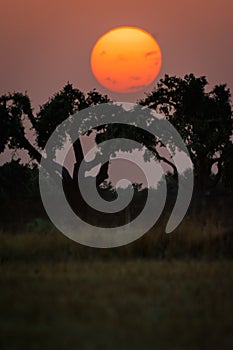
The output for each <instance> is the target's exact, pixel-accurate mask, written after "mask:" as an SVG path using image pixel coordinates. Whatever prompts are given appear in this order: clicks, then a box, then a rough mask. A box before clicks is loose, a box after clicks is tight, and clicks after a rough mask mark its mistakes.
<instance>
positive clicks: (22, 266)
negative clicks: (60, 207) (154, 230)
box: [0, 235, 233, 350]
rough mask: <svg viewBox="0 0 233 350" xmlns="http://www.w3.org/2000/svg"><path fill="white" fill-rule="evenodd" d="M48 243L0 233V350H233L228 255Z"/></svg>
mask: <svg viewBox="0 0 233 350" xmlns="http://www.w3.org/2000/svg"><path fill="white" fill-rule="evenodd" d="M26 238H27V239H26ZM33 242H34V244H33ZM54 242H55V241H53V239H52V238H49V237H48V236H40V237H37V236H33V235H31V236H30V237H29V236H27V237H22V236H21V237H20V236H18V235H17V236H9V237H7V238H3V237H1V243H2V244H1V248H0V253H1V254H0V255H1V257H2V259H1V265H0V349H1V350H12V349H17V350H20V349H29V350H34V349H43V350H47V349H48V350H53V349H61V350H63V349H81V350H86V349H101V350H104V349H106V350H107V349H108V350H109V349H113V350H115V349H123V350H124V349H125V350H131V349H132V350H137V349H138V350H139V349H140V350H141V349H161V350H163V349H165V350H166V349H177V350H178V349H179V350H181V349H191V350H192V349H198V350H200V349H229V350H230V349H232V348H233V332H232V326H233V298H232V296H233V261H232V260H227V261H225V260H219V261H213V260H212V261H204V260H203V261H198V260H177V259H175V260H172V259H171V260H170V261H166V260H162V261H161V260H160V261H158V260H157V261H156V260H154V259H139V258H136V257H135V258H134V259H133V258H130V259H123V258H119V257H118V258H111V257H109V256H107V257H106V258H105V259H103V256H101V257H99V258H98V257H94V258H92V259H90V258H89V259H83V258H81V257H79V256H78V255H77V256H74V254H73V257H72V258H69V251H71V249H70V247H71V246H72V247H73V249H74V250H75V248H74V246H73V244H74V245H75V243H70V241H69V240H68V239H66V238H64V240H60V241H59V242H60V243H59V244H58V243H57V246H55V247H54V245H53V244H52V243H54ZM54 249H55V250H56V251H57V252H56V254H57V255H56V254H55V252H53V250H54ZM59 249H60V250H59ZM33 250H34V251H33ZM4 252H5V253H4ZM71 253H72V251H71ZM4 254H5V255H4ZM7 257H8V258H7ZM58 257H59V258H58Z"/></svg>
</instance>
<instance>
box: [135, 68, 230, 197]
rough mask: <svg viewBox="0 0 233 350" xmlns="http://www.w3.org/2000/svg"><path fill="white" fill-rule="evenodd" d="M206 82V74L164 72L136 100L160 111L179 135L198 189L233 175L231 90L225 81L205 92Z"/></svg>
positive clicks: (203, 188) (204, 189)
mask: <svg viewBox="0 0 233 350" xmlns="http://www.w3.org/2000/svg"><path fill="white" fill-rule="evenodd" d="M207 84H208V83H207V80H206V78H205V77H198V78H197V77H195V76H194V75H193V74H189V75H186V76H185V77H184V78H183V79H182V78H178V77H176V76H173V77H170V76H168V75H165V77H164V79H161V80H160V82H159V83H158V84H157V86H156V87H155V89H154V90H153V91H152V92H151V93H149V94H147V96H146V98H145V99H143V100H140V101H139V103H140V104H141V105H143V106H147V107H149V108H151V109H154V110H156V111H157V112H159V113H162V114H163V115H164V116H165V117H166V118H167V119H168V120H169V121H170V122H171V123H172V124H173V125H174V127H175V128H176V129H177V130H178V132H179V133H180V135H181V136H182V138H183V140H184V142H185V143H186V146H187V148H188V150H189V153H190V157H191V159H192V162H193V165H194V171H195V188H196V191H197V192H200V193H204V192H206V191H209V190H211V189H213V188H215V186H216V185H217V184H218V183H219V181H220V180H223V178H224V179H225V183H227V182H228V181H229V180H231V182H232V175H233V173H232V169H233V166H232V160H231V159H232V141H231V136H232V134H233V120H232V108H231V101H230V91H229V89H228V88H227V87H226V85H225V84H224V85H216V86H215V87H214V88H213V89H212V90H211V91H210V92H206V91H205V88H206V86H207ZM224 169H225V170H224ZM223 173H224V177H223ZM227 179H228V180H227Z"/></svg>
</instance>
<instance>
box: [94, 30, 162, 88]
mask: <svg viewBox="0 0 233 350" xmlns="http://www.w3.org/2000/svg"><path fill="white" fill-rule="evenodd" d="M161 65H162V54H161V49H160V47H159V45H158V43H157V41H156V40H155V39H154V38H153V36H152V35H150V34H149V33H147V32H146V31H144V30H142V29H140V28H136V27H118V28H115V29H112V30H110V31H108V32H107V33H105V34H104V35H103V36H101V37H100V38H99V39H98V41H97V42H96V44H95V45H94V47H93V50H92V53H91V69H92V72H93V74H94V76H95V78H96V79H97V81H98V82H99V83H100V84H101V85H103V86H104V87H105V88H107V89H109V90H111V91H115V92H121V93H131V92H137V91H141V90H143V89H144V88H145V87H147V86H148V85H150V84H152V83H153V81H154V80H155V78H156V77H157V75H158V73H159V71H160V69H161Z"/></svg>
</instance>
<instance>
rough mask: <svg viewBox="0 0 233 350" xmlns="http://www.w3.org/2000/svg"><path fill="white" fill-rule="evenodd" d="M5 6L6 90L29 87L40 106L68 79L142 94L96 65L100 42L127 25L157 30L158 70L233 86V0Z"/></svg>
mask: <svg viewBox="0 0 233 350" xmlns="http://www.w3.org/2000/svg"><path fill="white" fill-rule="evenodd" d="M0 11H1V12H0V42H1V50H0V62H1V64H0V94H2V93H6V92H8V91H22V92H24V91H27V92H28V94H29V95H30V97H31V98H32V101H33V105H34V107H36V108H38V105H39V104H42V103H43V102H45V101H46V100H47V98H48V97H49V96H51V95H52V94H53V93H55V92H56V91H58V90H59V89H61V88H62V87H63V86H64V85H65V83H66V82H67V81H70V82H72V83H73V84H74V85H75V86H76V87H78V88H80V89H81V90H83V91H86V92H87V91H89V90H91V89H92V88H94V87H96V88H97V89H98V90H99V91H101V92H103V93H107V94H108V95H109V96H110V97H111V98H113V99H115V100H118V101H130V102H135V101H136V100H137V98H140V97H142V96H143V92H141V93H131V94H127V95H125V94H124V95H122V94H119V93H113V92H109V91H108V90H105V89H104V88H103V87H101V86H100V85H99V84H98V83H97V81H96V80H95V78H94V77H93V75H92V73H91V69H90V62H89V57H90V53H91V50H92V47H93V45H94V43H95V42H96V40H97V39H98V37H99V36H101V35H102V34H103V33H105V32H107V31H108V30H109V29H111V28H114V27H117V26H123V25H128V26H138V27H141V28H143V29H145V30H146V31H148V32H150V33H151V34H152V35H154V37H155V38H156V40H157V41H158V43H159V45H160V47H161V49H162V54H163V66H162V69H161V72H160V75H159V77H162V76H163V75H164V74H165V73H168V74H176V75H178V76H182V75H184V74H185V73H190V72H193V73H194V74H196V75H206V76H207V78H208V80H209V82H210V83H213V84H217V83H220V82H226V83H227V84H228V86H229V87H230V88H231V89H232V91H233V74H232V70H233V69H232V62H233V42H232V31H233V17H232V13H233V1H232V0H195V1H193V0H189V1H187V0H172V1H171V0H163V1H162V0H160V1H157V0H143V1H138V0H137V1H136V0H118V1H117V2H116V1H114V2H113V1H109V0H99V1H94V0H93V1H88V2H87V1H83V0H82V1H80V0H1V10H0ZM151 89H152V86H150V87H148V88H147V90H146V91H147V92H148V91H151Z"/></svg>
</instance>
